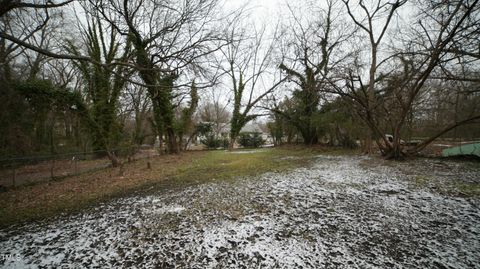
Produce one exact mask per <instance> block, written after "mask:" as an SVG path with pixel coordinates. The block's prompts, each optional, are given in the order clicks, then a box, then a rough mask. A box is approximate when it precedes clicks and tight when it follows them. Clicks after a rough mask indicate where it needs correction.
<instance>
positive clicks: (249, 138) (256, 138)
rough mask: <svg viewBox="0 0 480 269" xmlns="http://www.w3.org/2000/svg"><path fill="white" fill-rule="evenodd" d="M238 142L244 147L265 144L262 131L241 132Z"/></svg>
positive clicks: (255, 146) (256, 146)
mask: <svg viewBox="0 0 480 269" xmlns="http://www.w3.org/2000/svg"><path fill="white" fill-rule="evenodd" d="M238 143H239V144H240V145H241V146H242V147H244V148H258V147H260V146H262V145H263V144H265V140H263V138H262V135H261V134H260V133H257V132H254V133H240V135H239V137H238Z"/></svg>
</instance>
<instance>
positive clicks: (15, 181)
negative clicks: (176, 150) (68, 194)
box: [0, 147, 158, 190]
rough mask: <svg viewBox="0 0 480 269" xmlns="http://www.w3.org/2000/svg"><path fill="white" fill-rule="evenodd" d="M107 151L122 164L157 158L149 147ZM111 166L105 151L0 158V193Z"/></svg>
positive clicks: (153, 150) (156, 152)
mask: <svg viewBox="0 0 480 269" xmlns="http://www.w3.org/2000/svg"><path fill="white" fill-rule="evenodd" d="M111 152H113V153H114V154H115V155H116V156H117V158H118V159H119V160H120V161H122V162H124V161H134V160H137V159H143V158H149V157H153V156H156V155H158V151H157V150H156V149H154V148H153V147H141V148H138V147H129V148H119V149H115V150H113V151H111ZM111 164H112V163H111V161H110V160H109V159H108V157H107V156H106V151H89V152H70V153H62V154H51V155H34V156H22V157H13V158H0V190H1V189H7V188H10V187H15V186H21V185H28V184H34V183H38V182H43V181H49V180H57V179H61V178H65V177H68V176H72V175H79V174H82V173H87V172H92V171H96V170H99V169H104V168H106V167H109V166H111Z"/></svg>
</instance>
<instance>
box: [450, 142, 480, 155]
mask: <svg viewBox="0 0 480 269" xmlns="http://www.w3.org/2000/svg"><path fill="white" fill-rule="evenodd" d="M442 155H443V156H444V157H449V156H459V155H476V156H478V157H480V143H473V144H466V145H461V146H458V147H453V148H448V149H444V150H443V151H442Z"/></svg>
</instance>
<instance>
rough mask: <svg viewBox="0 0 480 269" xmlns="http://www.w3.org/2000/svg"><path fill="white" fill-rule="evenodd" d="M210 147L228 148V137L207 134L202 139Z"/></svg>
mask: <svg viewBox="0 0 480 269" xmlns="http://www.w3.org/2000/svg"><path fill="white" fill-rule="evenodd" d="M200 142H201V143H202V144H204V145H205V146H206V147H207V148H208V149H216V148H227V147H228V139H227V138H217V137H215V136H214V135H207V137H205V139H202V140H200Z"/></svg>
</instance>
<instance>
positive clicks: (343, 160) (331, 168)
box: [0, 156, 480, 268]
mask: <svg viewBox="0 0 480 269" xmlns="http://www.w3.org/2000/svg"><path fill="white" fill-rule="evenodd" d="M427 175H428V182H437V183H438V182H440V183H442V184H443V183H445V184H447V183H448V184H450V183H451V182H453V181H456V180H465V182H470V183H471V182H472V181H473V182H476V183H479V181H480V171H478V170H475V169H473V168H471V169H469V168H464V167H463V166H462V165H461V164H459V163H457V162H443V161H442V162H436V161H430V160H420V161H413V162H412V161H410V162H407V163H391V162H383V161H379V160H378V159H370V158H367V157H358V156H318V157H317V158H316V160H315V161H314V163H313V165H311V166H309V167H306V168H299V169H296V170H293V171H291V172H288V173H283V174H279V173H267V174H264V175H262V176H260V177H257V178H245V179H239V180H236V181H235V182H220V183H218V182H216V183H209V184H203V185H199V186H193V187H189V188H186V189H183V190H182V191H173V190H172V191H164V192H161V193H158V194H155V195H147V196H145V195H140V196H135V197H129V198H123V199H118V200H115V201H112V202H110V203H107V204H104V205H101V206H99V207H97V208H95V209H92V210H88V211H87V212H84V213H82V214H76V215H72V216H69V217H61V218H58V219H57V220H55V221H49V222H46V223H44V224H36V225H25V226H22V227H13V228H10V229H8V230H3V231H0V255H2V256H0V265H3V266H4V267H8V268H10V267H12V268H24V267H52V268H58V267H60V266H65V267H66V268H69V267H72V268H80V267H88V268H92V267H101V268H105V267H114V268H117V267H128V268H130V267H148V268H150V267H157V268H158V267H159V268H173V267H177V268H272V267H273V268H301V267H303V268H323V267H339V268H427V267H428V268H474V267H480V262H479V261H480V208H479V206H480V199H479V198H472V197H470V198H468V197H463V196H458V195H455V194H444V192H441V191H438V189H437V188H435V187H432V186H437V185H436V184H433V185H431V184H424V183H425V181H426V180H425V177H426V176H427ZM419 179H422V180H421V182H422V184H420V185H419Z"/></svg>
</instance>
